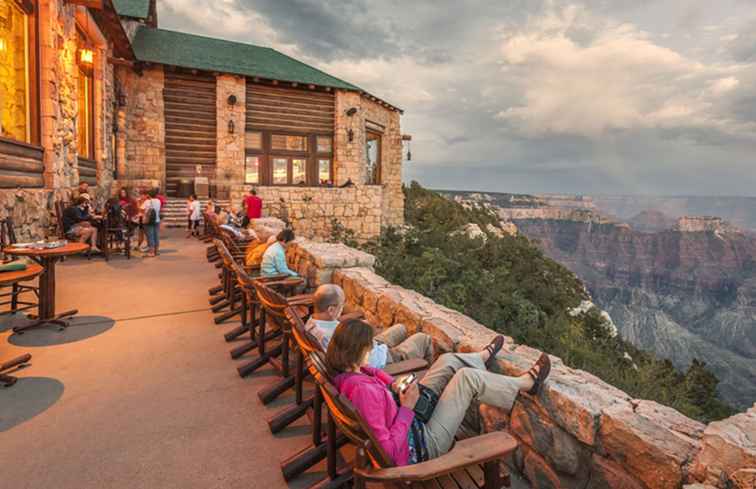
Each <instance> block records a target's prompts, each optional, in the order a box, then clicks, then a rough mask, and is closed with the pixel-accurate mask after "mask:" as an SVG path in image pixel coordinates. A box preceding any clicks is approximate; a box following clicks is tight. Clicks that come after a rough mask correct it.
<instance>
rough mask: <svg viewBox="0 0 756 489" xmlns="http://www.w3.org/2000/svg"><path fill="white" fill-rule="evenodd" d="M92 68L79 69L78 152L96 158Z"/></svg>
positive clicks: (83, 155)
mask: <svg viewBox="0 0 756 489" xmlns="http://www.w3.org/2000/svg"><path fill="white" fill-rule="evenodd" d="M93 78H94V77H93V76H92V72H91V70H86V69H81V70H79V87H78V91H79V93H78V97H79V117H78V118H77V119H76V120H77V135H78V138H79V140H78V146H77V149H78V153H79V156H80V157H82V158H87V159H90V160H93V159H94V80H93Z"/></svg>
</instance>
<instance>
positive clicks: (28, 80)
mask: <svg viewBox="0 0 756 489" xmlns="http://www.w3.org/2000/svg"><path fill="white" fill-rule="evenodd" d="M35 3H36V2H29V5H30V6H33V5H34V4H35ZM30 14H31V11H29V12H25V11H23V10H22V9H21V8H20V7H19V4H18V3H17V2H15V1H14V0H0V136H2V137H5V138H9V139H14V140H17V141H22V142H26V143H32V142H33V143H36V142H37V141H36V139H37V137H36V134H35V132H36V130H35V129H36V128H35V119H36V114H35V110H36V87H35V79H36V76H35V54H36V46H35V44H36V43H35V29H34V23H33V22H32V19H33V17H32V16H31V15H30Z"/></svg>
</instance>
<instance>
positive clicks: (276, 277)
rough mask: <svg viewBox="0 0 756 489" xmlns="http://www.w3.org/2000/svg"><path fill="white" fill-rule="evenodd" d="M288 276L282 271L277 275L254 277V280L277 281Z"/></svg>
mask: <svg viewBox="0 0 756 489" xmlns="http://www.w3.org/2000/svg"><path fill="white" fill-rule="evenodd" d="M289 277H290V275H286V274H284V273H282V274H279V275H269V276H267V277H255V280H259V281H260V282H265V283H268V282H274V281H278V280H284V279H287V278H289Z"/></svg>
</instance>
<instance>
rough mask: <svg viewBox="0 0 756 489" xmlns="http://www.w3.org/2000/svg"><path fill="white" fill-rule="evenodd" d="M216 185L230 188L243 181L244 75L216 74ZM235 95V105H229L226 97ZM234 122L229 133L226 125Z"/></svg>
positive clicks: (245, 91)
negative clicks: (232, 130)
mask: <svg viewBox="0 0 756 489" xmlns="http://www.w3.org/2000/svg"><path fill="white" fill-rule="evenodd" d="M216 80H217V87H216V100H217V112H216V115H217V119H216V120H217V150H216V151H217V152H216V158H217V159H216V184H219V185H227V186H231V185H233V184H235V183H237V182H243V181H244V125H245V107H246V105H245V100H246V95H247V90H246V82H245V78H244V77H243V76H234V75H218V76H217V78H216ZM230 95H234V96H236V104H235V105H229V104H228V97H229V96H230ZM229 121H232V122H233V123H234V132H233V134H229V132H228V123H229Z"/></svg>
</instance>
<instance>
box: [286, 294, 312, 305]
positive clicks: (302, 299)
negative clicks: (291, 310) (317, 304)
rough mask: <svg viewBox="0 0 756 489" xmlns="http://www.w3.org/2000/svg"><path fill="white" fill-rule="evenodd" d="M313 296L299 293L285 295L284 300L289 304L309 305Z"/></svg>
mask: <svg viewBox="0 0 756 489" xmlns="http://www.w3.org/2000/svg"><path fill="white" fill-rule="evenodd" d="M314 298H315V294H300V295H293V296H291V297H287V298H286V302H288V303H289V305H290V306H310V305H312V303H313V302H312V301H313V299H314Z"/></svg>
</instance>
